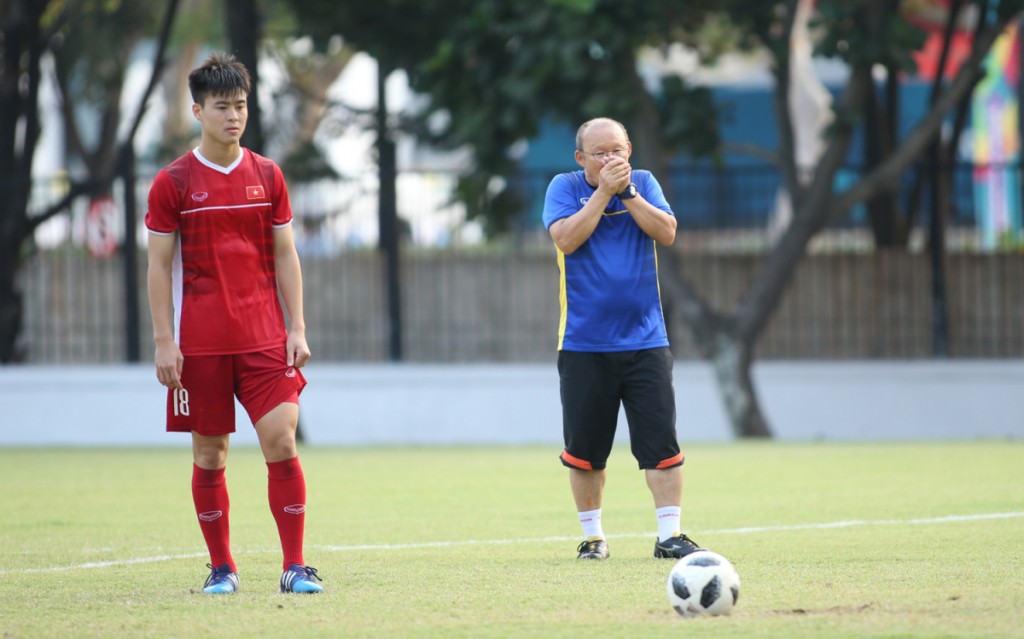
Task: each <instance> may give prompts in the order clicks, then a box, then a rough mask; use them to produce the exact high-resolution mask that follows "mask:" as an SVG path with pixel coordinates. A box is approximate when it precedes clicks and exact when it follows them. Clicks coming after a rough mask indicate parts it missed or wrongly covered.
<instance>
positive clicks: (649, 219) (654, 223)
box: [626, 195, 677, 246]
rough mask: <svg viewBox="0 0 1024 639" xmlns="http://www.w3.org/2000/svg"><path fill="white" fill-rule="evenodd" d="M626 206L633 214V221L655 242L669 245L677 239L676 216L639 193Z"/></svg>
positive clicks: (627, 201)
mask: <svg viewBox="0 0 1024 639" xmlns="http://www.w3.org/2000/svg"><path fill="white" fill-rule="evenodd" d="M626 208H627V209H628V210H629V212H630V214H631V215H632V216H633V221H635V222H636V223H637V226H639V227H640V229H641V230H642V231H643V232H644V233H646V234H647V235H649V236H650V237H651V238H652V239H653V240H654V241H655V242H657V243H658V244H661V245H663V246H669V245H670V244H672V243H673V242H674V241H675V239H676V228H677V222H676V218H675V216H672V215H669V214H668V213H666V212H664V211H662V210H661V209H659V208H657V207H655V206H654V205H653V204H651V203H650V202H648V201H647V200H645V199H643V196H640V195H638V196H637V197H635V198H632V199H630V200H626Z"/></svg>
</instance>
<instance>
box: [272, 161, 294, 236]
mask: <svg viewBox="0 0 1024 639" xmlns="http://www.w3.org/2000/svg"><path fill="white" fill-rule="evenodd" d="M272 170H273V172H274V186H273V187H272V192H271V194H270V201H271V206H273V211H272V213H271V224H273V226H274V228H280V227H282V226H287V225H288V223H289V222H291V221H292V203H291V199H290V198H289V197H288V186H287V185H286V184H285V182H284V173H282V172H281V167H279V166H278V165H277V163H276V162H275V163H274V164H273V169H272Z"/></svg>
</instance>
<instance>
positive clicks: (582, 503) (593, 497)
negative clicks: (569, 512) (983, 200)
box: [569, 468, 605, 512]
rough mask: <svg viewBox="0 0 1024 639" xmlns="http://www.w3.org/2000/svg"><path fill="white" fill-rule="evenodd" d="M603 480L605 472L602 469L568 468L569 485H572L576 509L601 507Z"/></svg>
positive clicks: (581, 510) (585, 509)
mask: <svg viewBox="0 0 1024 639" xmlns="http://www.w3.org/2000/svg"><path fill="white" fill-rule="evenodd" d="M604 480H605V472H604V470H603V469H602V470H578V469H576V468H570V469H569V485H570V486H571V487H572V496H573V499H575V500H576V510H577V511H579V512H584V511H587V510H597V509H598V508H600V507H601V495H602V494H603V493H604Z"/></svg>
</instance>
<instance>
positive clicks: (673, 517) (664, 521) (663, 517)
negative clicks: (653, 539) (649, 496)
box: [654, 506, 682, 541]
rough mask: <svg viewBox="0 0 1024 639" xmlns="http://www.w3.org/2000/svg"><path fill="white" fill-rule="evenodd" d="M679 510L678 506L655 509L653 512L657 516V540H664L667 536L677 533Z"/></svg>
mask: <svg viewBox="0 0 1024 639" xmlns="http://www.w3.org/2000/svg"><path fill="white" fill-rule="evenodd" d="M681 511H682V509H681V508H680V507H679V506H665V507H663V508H657V509H655V511H654V514H655V515H657V517H658V541H665V540H666V539H668V538H669V537H674V536H676V535H678V534H679V513H680V512H681Z"/></svg>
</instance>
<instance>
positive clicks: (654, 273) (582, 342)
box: [543, 171, 674, 352]
mask: <svg viewBox="0 0 1024 639" xmlns="http://www.w3.org/2000/svg"><path fill="white" fill-rule="evenodd" d="M633 183H634V184H636V189H637V192H638V193H640V195H642V196H643V197H644V199H645V200H647V201H648V202H650V203H651V204H653V205H654V206H655V207H656V208H659V209H661V210H662V211H665V212H666V213H668V214H669V215H674V213H672V209H671V207H670V206H669V204H668V202H667V201H666V200H665V194H664V192H663V191H662V190H661V185H660V184H658V181H657V180H656V179H655V178H654V176H653V175H652V174H651V173H650V171H633ZM594 191H595V188H594V187H593V186H590V184H588V183H587V180H586V178H585V177H584V172H583V171H574V172H572V173H562V174H559V175H556V176H555V177H554V179H552V180H551V184H549V185H548V190H547V194H546V195H545V197H544V215H543V220H544V227H545V228H548V229H550V228H551V225H552V224H553V223H554V222H556V221H557V220H560V219H562V218H565V217H569V216H570V215H573V214H574V213H576V212H577V211H579V210H580V209H581V208H583V205H584V204H586V202H587V200H588V199H589V198H590V197H591V196H593V194H594ZM654 244H655V243H654V240H653V239H652V238H651V237H650V236H649V235H647V234H646V233H644V232H643V231H642V230H641V229H640V227H639V226H638V225H637V223H636V222H635V221H633V216H632V215H630V214H629V211H627V210H626V207H625V206H624V205H623V203H622V201H621V200H620V199H619V198H618V197H612V199H611V200H610V201H609V202H608V206H607V207H606V208H605V211H604V217H602V218H601V221H600V222H598V224H597V228H595V229H594V233H593V235H591V236H590V237H589V238H588V239H587V241H586V242H584V243H583V244H582V245H581V246H580V247H579V248H578V249H576V250H575V251H574V252H573V253H572V254H571V255H565V254H564V253H562V251H561V250H558V249H557V247H556V250H558V271H559V280H560V281H559V292H558V298H559V302H560V305H561V316H560V318H559V322H558V350H567V351H586V352H612V351H630V350H639V349H644V348H658V347H662V346H668V333H667V332H666V331H665V316H664V314H663V313H662V310H661V292H660V290H659V288H658V259H657V255H656V254H655V250H654V248H655V247H654Z"/></svg>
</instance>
